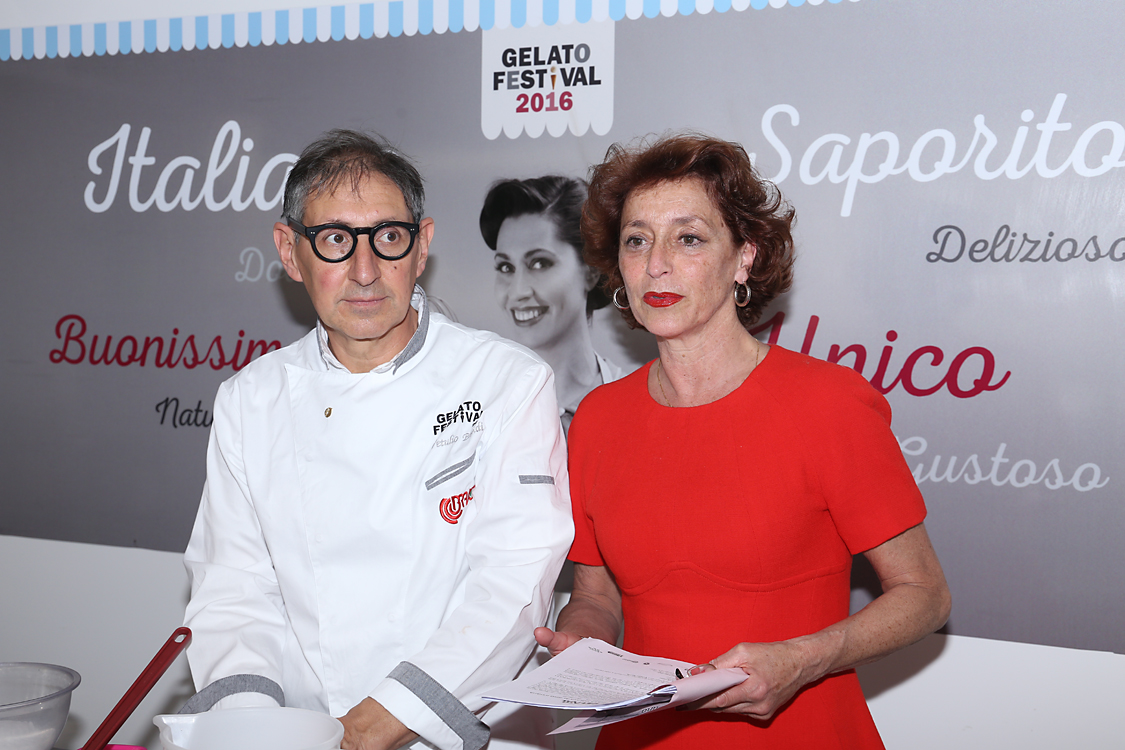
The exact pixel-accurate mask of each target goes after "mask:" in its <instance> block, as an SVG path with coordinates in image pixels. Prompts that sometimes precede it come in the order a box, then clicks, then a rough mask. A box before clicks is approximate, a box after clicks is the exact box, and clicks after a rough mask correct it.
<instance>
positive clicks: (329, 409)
mask: <svg viewBox="0 0 1125 750" xmlns="http://www.w3.org/2000/svg"><path fill="white" fill-rule="evenodd" d="M331 416H332V407H331V406H329V407H328V408H327V409H325V410H324V417H325V419H327V418H328V417H331Z"/></svg>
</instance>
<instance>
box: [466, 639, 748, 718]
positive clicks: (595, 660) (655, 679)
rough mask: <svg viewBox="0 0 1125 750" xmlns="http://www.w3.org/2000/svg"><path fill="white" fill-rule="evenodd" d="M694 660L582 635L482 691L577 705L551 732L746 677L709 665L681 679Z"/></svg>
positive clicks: (666, 703) (686, 698)
mask: <svg viewBox="0 0 1125 750" xmlns="http://www.w3.org/2000/svg"><path fill="white" fill-rule="evenodd" d="M693 666H695V665H693V664H691V663H689V662H684V661H676V660H675V659H664V658H659V657H653V656H640V655H637V654H631V653H629V652H628V651H622V650H621V649H619V648H617V647H615V646H611V645H609V644H608V643H606V642H605V641H599V640H597V639H596V638H585V639H583V640H581V641H579V642H578V643H576V644H574V645H573V646H571V647H570V648H568V649H567V650H566V651H563V652H562V653H561V654H559V655H558V656H556V657H555V658H553V659H551V660H550V661H549V662H547V663H546V664H544V665H543V666H541V667H539V668H538V669H536V670H533V671H531V672H528V673H527V674H525V675H523V676H522V677H520V678H519V679H518V680H515V681H513V682H507V683H504V684H503V685H500V686H497V687H495V688H493V689H492V690H490V691H488V692H487V693H485V694H484V695H483V696H482V697H483V698H484V699H485V700H490V701H506V702H509V703H521V704H524V705H527V706H540V707H542V708H567V709H573V710H578V711H581V712H582V713H581V714H579V715H578V716H577V717H575V718H574V719H571V720H570V721H568V722H567V723H566V724H564V725H562V726H561V727H559V728H558V729H556V730H555V731H554V732H551V734H558V733H561V732H573V731H576V730H578V729H591V728H593V727H600V726H605V725H606V724H613V723H615V722H618V721H625V720H626V719H631V718H633V717H635V716H640V715H641V714H646V713H649V712H651V711H661V710H663V709H666V708H672V707H673V706H678V705H682V704H685V703H691V702H692V701H696V700H699V699H700V698H705V697H707V696H708V695H714V694H715V693H718V692H721V691H723V690H726V689H727V688H730V687H733V686H735V685H737V684H739V683H740V682H742V681H743V680H745V679H746V673H745V672H743V671H742V670H741V669H714V670H709V671H707V672H702V673H700V674H697V675H693V676H690V677H684V678H683V679H677V678H676V670H677V669H679V670H680V672H681V673H683V674H687V670H689V669H691V668H692V667H693Z"/></svg>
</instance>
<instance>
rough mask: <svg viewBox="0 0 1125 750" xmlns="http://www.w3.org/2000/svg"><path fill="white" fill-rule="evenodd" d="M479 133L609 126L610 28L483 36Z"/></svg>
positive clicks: (533, 29)
mask: <svg viewBox="0 0 1125 750" xmlns="http://www.w3.org/2000/svg"><path fill="white" fill-rule="evenodd" d="M481 39H482V43H481V55H482V57H481V108H480V112H481V115H480V126H481V130H482V131H483V133H484V135H485V136H486V137H487V138H489V139H494V138H498V137H499V136H500V133H501V131H503V133H504V134H505V135H506V136H508V137H509V138H518V137H519V136H520V133H522V132H524V131H526V132H527V134H528V135H529V136H531V137H532V138H538V137H539V136H540V135H542V134H543V130H544V129H546V130H547V132H548V133H550V134H551V135H553V136H555V137H558V136H561V135H562V134H563V133H565V132H566V131H567V129H568V128H569V129H570V132H571V133H573V134H574V135H579V136H580V135H585V133H586V131H587V130H589V129H590V128H591V127H593V129H594V132H595V133H597V134H598V135H605V134H606V133H608V132H609V128H610V126H611V125H613V62H614V51H613V45H614V26H613V22H612V21H601V22H596V23H584V24H559V25H555V26H524V27H522V28H508V29H489V30H487V31H484V32H483V33H482V36H481Z"/></svg>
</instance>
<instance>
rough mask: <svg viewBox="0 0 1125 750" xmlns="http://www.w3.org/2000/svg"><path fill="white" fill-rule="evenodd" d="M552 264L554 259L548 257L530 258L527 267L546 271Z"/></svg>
mask: <svg viewBox="0 0 1125 750" xmlns="http://www.w3.org/2000/svg"><path fill="white" fill-rule="evenodd" d="M554 265H555V263H554V261H552V260H551V259H550V258H532V259H531V262H530V263H528V264H527V267H528V268H530V269H531V270H532V271H546V270H547V269H548V268H551V267H552V266H554Z"/></svg>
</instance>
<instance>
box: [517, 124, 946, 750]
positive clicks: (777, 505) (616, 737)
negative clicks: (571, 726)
mask: <svg viewBox="0 0 1125 750" xmlns="http://www.w3.org/2000/svg"><path fill="white" fill-rule="evenodd" d="M792 220H793V212H792V210H791V209H790V208H789V207H788V205H787V204H785V203H784V201H782V199H781V197H780V195H779V194H778V192H777V190H776V188H775V187H774V186H772V185H770V184H769V183H766V182H764V181H762V180H760V179H759V178H758V177H757V175H756V174H755V172H754V170H753V167H752V166H751V164H750V160H749V159H748V158H747V156H746V153H745V151H743V149H742V147H741V146H738V145H737V144H732V143H727V142H725V141H720V140H715V139H709V138H704V137H700V136H693V135H687V136H684V135H680V136H672V137H667V138H663V139H660V140H657V141H655V142H654V143H651V144H649V145H645V146H642V147H639V148H635V149H627V148H622V147H620V146H614V147H612V148H611V149H610V151H609V153H608V154H607V157H606V161H605V162H604V163H603V164H601V165H599V166H597V167H595V168H594V170H593V179H592V181H591V184H590V195H589V199H588V201H587V204H586V208H585V211H584V215H583V225H582V230H583V237H584V239H585V242H586V254H587V262H588V263H589V264H590V265H591V266H593V267H595V268H597V269H598V270H600V271H602V272H603V273H604V274H605V275H606V277H607V278H608V279H609V285H610V286H609V289H612V290H613V297H614V303H615V305H617V306H618V308H619V309H621V311H622V314H623V315H624V316H625V318H626V320H627V321H628V322H629V323H630V324H632V325H639V326H643V327H644V328H645V329H647V330H648V331H650V332H651V333H653V334H654V335H655V336H656V340H657V346H658V351H659V357H658V359H656V360H654V361H653V362H651V363H649V364H648V365H647V366H645V367H642V368H640V369H639V370H637V371H636V372H635V373H633V374H632V375H630V376H627V377H625V378H624V379H622V380H618V381H616V382H614V383H609V384H606V385H603V386H601V387H599V388H597V389H595V390H594V391H593V392H592V393H590V395H589V396H587V398H586V399H585V400H584V401H583V402H582V405H581V406H580V407H579V409H578V412H577V414H576V415H575V417H574V421H573V422H572V424H571V428H570V434H569V444H570V482H571V497H572V502H573V508H574V520H575V527H576V530H575V531H576V535H575V541H574V546H573V548H572V550H571V554H570V558H571V559H572V560H573V561H574V562H575V577H574V594H573V597H572V598H571V601H570V604H569V605H567V607H566V608H564V609H563V611H562V613H561V614H560V616H559V618H558V624H557V630H555V631H551V630H549V629H547V628H540V629H538V630H537V631H536V638H537V639H538V641H539V643H540V644H542V645H544V646H546V647H547V648H548V649H549V650H550V651H551V653H552V654H555V653H558V652H559V651H561V650H563V649H564V648H567V647H568V646H570V645H572V644H573V643H575V642H577V641H578V640H580V639H581V638H583V637H587V636H592V637H595V638H600V639H602V640H604V641H608V642H610V643H613V642H616V641H617V640H618V638H619V636H622V635H623V645H624V647H625V648H626V649H627V650H629V651H633V652H636V653H644V654H651V655H655V656H664V657H671V658H676V659H682V660H685V661H691V662H695V663H698V664H700V665H701V666H700V667H697V669H711V668H716V667H738V668H741V669H742V670H744V671H745V672H746V674H747V675H748V679H747V680H746V681H745V682H743V683H742V684H741V685H738V686H736V687H734V688H731V689H729V690H727V691H725V692H722V693H718V694H716V695H714V696H711V697H710V698H709V699H708V700H706V701H704V702H702V704H701V705H700V706H698V707H697V708H701V709H710V710H709V711H706V710H696V711H663V712H658V713H652V714H648V715H646V716H643V717H640V718H637V719H633V720H631V721H627V722H623V723H619V724H614V725H611V726H607V727H605V728H603V730H602V733H601V735H600V737H599V741H598V747H599V750H605V748H610V749H617V748H692V749H694V748H709V747H716V748H727V747H748V748H750V747H752V748H786V749H787V750H788V749H792V748H810V749H813V748H815V750H825V749H827V748H881V747H882V746H883V745H882V742H881V740H880V739H879V734H878V732H877V730H876V729H875V725H874V722H873V721H872V720H871V715H870V713H869V712H868V710H867V705H866V703H865V701H864V698H863V694H862V692H861V691H860V687H859V682H858V680H857V678H856V676H855V672H854V667H856V666H857V665H859V664H864V663H867V662H870V661H873V660H875V659H878V658H879V657H881V656H884V655H886V654H888V653H890V652H892V651H895V650H896V649H899V648H902V647H903V646H906V645H908V644H910V643H913V642H915V641H917V640H919V639H920V638H922V637H924V636H925V635H927V634H929V633H931V632H933V631H934V630H936V629H937V628H939V627H941V625H942V624H943V623H944V622H945V620H946V618H947V617H948V614H949V607H950V598H949V590H948V588H947V586H946V583H945V578H944V576H943V574H942V571H941V565H940V564H939V563H938V560H937V557H936V555H935V554H934V550H933V547H932V546H931V545H930V541H929V538H928V536H927V535H926V530H925V527H924V526H923V524H922V521H923V519H924V518H925V514H926V509H925V505H924V503H923V501H922V497H921V495H920V494H919V492H918V489H917V486H916V485H915V482H914V480H913V477H912V476H911V475H910V472H909V469H908V468H907V466H906V463H905V461H904V460H903V458H902V454H901V452H900V450H899V448H898V443H897V441H896V440H895V438H894V436H893V435H892V433H891V431H890V408H889V406H888V405H887V402H886V400H885V399H884V398H883V397H882V396H881V395H880V394H879V393H877V392H876V391H875V390H874V389H873V388H872V387H871V386H870V385H869V384H868V383H867V382H866V381H865V380H863V378H862V377H861V376H860V375H858V374H856V373H855V372H853V371H852V370H850V369H847V368H844V367H840V366H838V365H834V364H829V363H826V362H822V361H820V360H815V359H812V358H810V357H805V356H803V355H800V354H796V353H793V352H789V351H787V350H785V349H782V348H781V347H779V346H773V347H770V346H767V345H765V344H762V343H760V342H758V341H757V340H756V339H755V338H754V337H753V336H751V335H750V333H749V332H748V330H747V329H748V328H749V327H750V326H751V325H752V324H753V323H754V322H755V321H756V320H757V319H758V317H759V316H760V315H761V312H762V310H763V309H764V308H765V306H766V305H767V304H769V302H770V301H771V300H773V299H774V298H775V297H776V296H777V295H778V294H781V293H782V292H784V291H786V290H787V289H788V287H789V284H790V280H791V275H792V265H793V242H792V236H791V234H790V225H791V223H792ZM859 553H862V554H863V555H864V556H865V557H866V558H867V559H868V560H869V561H870V563H871V565H872V566H873V568H874V570H875V572H876V574H877V575H878V577H879V580H880V582H881V583H882V588H883V593H882V595H880V596H879V597H877V598H876V599H875V600H874V601H873V602H871V603H870V604H869V605H867V606H866V607H865V608H863V609H862V610H861V611H859V612H857V613H855V614H854V615H850V616H849V614H848V605H849V594H850V586H849V580H850V571H851V561H852V556H853V555H855V554H859Z"/></svg>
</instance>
